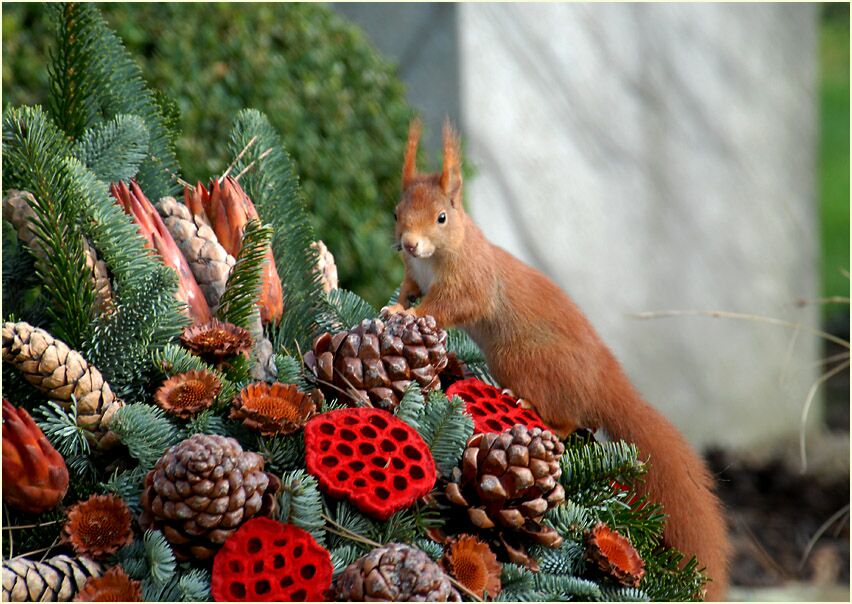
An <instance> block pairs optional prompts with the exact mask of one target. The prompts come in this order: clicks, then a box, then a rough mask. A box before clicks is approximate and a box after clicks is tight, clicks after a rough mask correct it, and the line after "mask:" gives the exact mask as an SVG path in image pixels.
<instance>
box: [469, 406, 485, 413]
mask: <svg viewBox="0 0 852 604" xmlns="http://www.w3.org/2000/svg"><path fill="white" fill-rule="evenodd" d="M470 411H471V413H473V414H474V415H485V411H483V410H482V409H480V408H479V407H474V408H473V409H471V410H470Z"/></svg>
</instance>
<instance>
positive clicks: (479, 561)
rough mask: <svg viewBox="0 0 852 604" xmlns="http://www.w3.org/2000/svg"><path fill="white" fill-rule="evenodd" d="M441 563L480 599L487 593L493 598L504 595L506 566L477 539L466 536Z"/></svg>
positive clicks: (457, 541) (451, 548)
mask: <svg viewBox="0 0 852 604" xmlns="http://www.w3.org/2000/svg"><path fill="white" fill-rule="evenodd" d="M441 562H442V564H443V565H444V568H445V569H446V570H447V572H449V573H450V574H451V575H452V576H454V577H455V578H456V579H457V580H458V582H459V583H461V584H462V585H464V586H465V587H467V588H468V589H469V590H470V591H472V592H473V593H475V594H476V595H477V596H479V597H480V598H481V597H483V596H484V594H485V592H488V595H489V596H491V597H492V598H493V597H494V596H496V595H497V594H498V593H500V589H501V585H500V571H501V568H502V566H501V564H500V563H499V562H497V556H496V555H494V552H492V551H491V548H489V547H488V544H486V543H483V542H482V541H480V540H479V539H477V538H476V537H473V536H471V535H462V536H461V537H459V538H458V539H456V540H454V541H453V543H452V545H450V546H449V547H448V548H447V552H446V553H445V554H444V558H443V560H442V561H441Z"/></svg>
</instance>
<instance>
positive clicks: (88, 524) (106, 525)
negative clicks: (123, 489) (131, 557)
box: [62, 495, 133, 558]
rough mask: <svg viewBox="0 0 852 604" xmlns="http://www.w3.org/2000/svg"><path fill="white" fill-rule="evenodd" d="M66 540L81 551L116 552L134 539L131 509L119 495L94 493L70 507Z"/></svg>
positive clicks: (87, 552)
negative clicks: (131, 525)
mask: <svg viewBox="0 0 852 604" xmlns="http://www.w3.org/2000/svg"><path fill="white" fill-rule="evenodd" d="M62 541H63V542H64V543H70V544H71V547H73V548H74V551H75V552H77V553H78V554H80V555H89V556H92V557H94V558H97V557H100V556H105V555H108V554H114V553H115V552H117V551H118V550H119V548H121V547H123V546H125V545H127V544H129V543H131V542H132V541H133V529H132V528H131V527H130V510H129V509H128V508H127V504H125V503H124V500H123V499H121V498H120V497H117V496H115V495H92V496H91V497H89V498H88V499H87V500H86V501H82V502H80V503H77V504H75V505H73V506H72V507H71V509H69V510H68V520H67V521H66V522H65V526H63V528H62Z"/></svg>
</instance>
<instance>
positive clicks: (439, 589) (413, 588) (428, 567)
mask: <svg viewBox="0 0 852 604" xmlns="http://www.w3.org/2000/svg"><path fill="white" fill-rule="evenodd" d="M335 590H336V595H337V600H338V601H344V602H363V601H379V602H460V601H461V596H460V595H459V592H457V591H456V590H455V588H454V587H453V586H452V583H450V578H449V577H448V576H447V575H446V574H445V573H444V571H443V570H441V567H440V566H438V565H437V564H435V563H434V562H432V560H431V559H430V558H429V556H427V555H426V554H425V553H424V552H422V551H420V550H419V549H416V548H414V547H411V546H409V545H403V544H402V543H390V544H388V545H385V546H384V547H380V548H377V549H374V550H373V551H371V552H370V553H369V554H367V555H366V556H362V557H361V558H359V559H358V560H356V561H355V562H353V563H352V564H350V565H349V566H347V567H346V569H345V570H344V571H343V572H342V573H341V574H340V576H339V577H338V578H337V581H336V583H335Z"/></svg>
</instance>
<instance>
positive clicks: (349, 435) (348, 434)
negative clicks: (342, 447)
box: [340, 428, 358, 442]
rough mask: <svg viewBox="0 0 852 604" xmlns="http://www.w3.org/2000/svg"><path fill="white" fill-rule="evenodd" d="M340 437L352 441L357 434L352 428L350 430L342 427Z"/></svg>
mask: <svg viewBox="0 0 852 604" xmlns="http://www.w3.org/2000/svg"><path fill="white" fill-rule="evenodd" d="M340 438H342V439H343V440H348V441H349V442H352V441H353V440H355V439H356V438H358V436H357V435H356V434H355V433H354V432H353V431H352V430H350V429H348V428H343V429H342V430H341V431H340Z"/></svg>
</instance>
